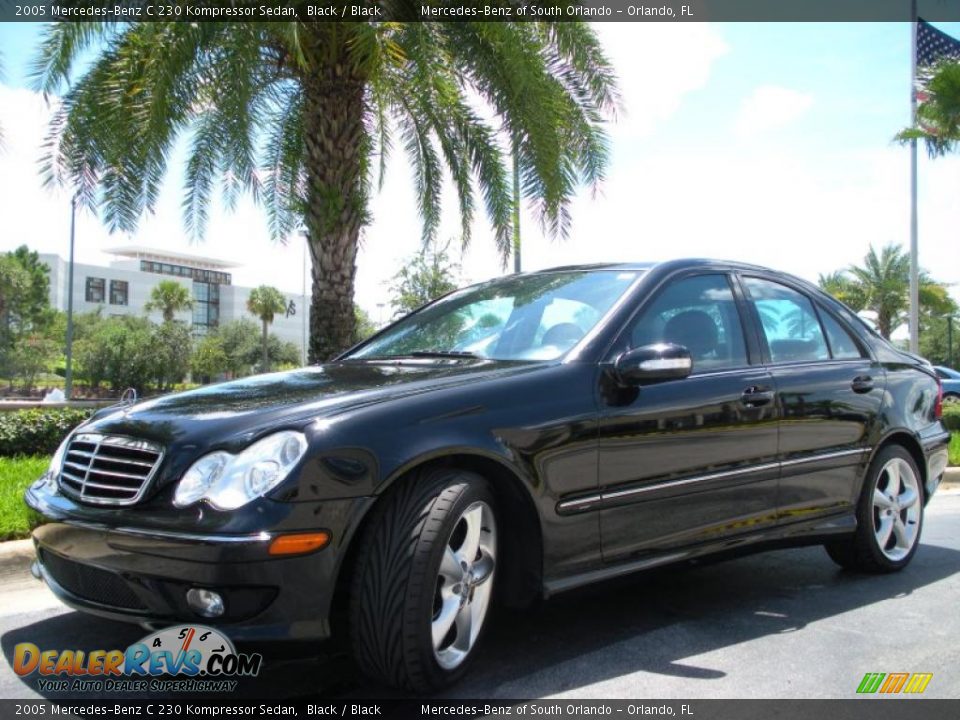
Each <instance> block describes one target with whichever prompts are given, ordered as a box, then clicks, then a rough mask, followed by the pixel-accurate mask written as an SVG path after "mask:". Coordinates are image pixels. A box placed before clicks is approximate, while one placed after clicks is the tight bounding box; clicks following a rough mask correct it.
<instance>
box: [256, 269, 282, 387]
mask: <svg viewBox="0 0 960 720" xmlns="http://www.w3.org/2000/svg"><path fill="white" fill-rule="evenodd" d="M286 309H287V301H286V299H285V298H284V297H283V293H282V292H280V291H279V290H277V289H276V288H275V287H270V286H269V285H261V286H260V287H258V288H254V289H253V290H251V291H250V296H249V297H248V298H247V311H248V312H249V313H251V314H252V315H256V316H257V317H258V318H260V322H261V324H262V326H263V355H262V357H261V368H260V369H261V370H263V372H267V370H269V369H270V357H269V353H268V348H269V341H270V335H269V332H270V324H271V323H272V322H273V317H274V315H278V314H280V313H282V312H285V311H286Z"/></svg>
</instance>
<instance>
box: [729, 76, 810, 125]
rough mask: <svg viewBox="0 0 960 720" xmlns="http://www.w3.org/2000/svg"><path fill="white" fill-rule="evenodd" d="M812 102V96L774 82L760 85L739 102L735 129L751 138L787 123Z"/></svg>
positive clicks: (803, 111) (798, 115)
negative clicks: (779, 85)
mask: <svg viewBox="0 0 960 720" xmlns="http://www.w3.org/2000/svg"><path fill="white" fill-rule="evenodd" d="M811 105H813V96H812V95H809V94H807V93H802V92H800V91H798V90H791V89H790V88H784V87H777V86H776V85H762V86H760V87H758V88H755V89H754V91H753V92H752V93H751V94H750V96H749V97H747V98H746V99H744V101H743V103H742V104H741V105H740V111H739V113H738V115H737V119H736V122H735V125H734V129H735V132H736V133H737V135H739V136H741V137H753V136H755V135H758V134H760V133H764V132H767V131H768V130H774V129H776V128H779V127H783V126H784V125H788V124H789V123H791V122H793V121H794V120H796V119H797V118H798V117H800V116H801V115H803V114H804V113H805V112H806V111H807V110H809V109H810V106H811Z"/></svg>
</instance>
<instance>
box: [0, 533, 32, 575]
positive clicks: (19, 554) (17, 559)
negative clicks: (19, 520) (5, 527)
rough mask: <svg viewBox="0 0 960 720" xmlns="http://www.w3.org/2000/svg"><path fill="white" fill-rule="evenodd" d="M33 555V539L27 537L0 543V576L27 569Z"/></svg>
mask: <svg viewBox="0 0 960 720" xmlns="http://www.w3.org/2000/svg"><path fill="white" fill-rule="evenodd" d="M35 557H36V555H35V553H34V550H33V540H31V539H29V538H28V539H26V540H8V541H7V542H2V543H0V576H3V575H8V574H13V573H15V572H18V571H20V570H24V571H29V569H30V564H31V563H32V562H33V560H34V558H35Z"/></svg>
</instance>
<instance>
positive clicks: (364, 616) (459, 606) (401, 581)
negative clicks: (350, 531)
mask: <svg viewBox="0 0 960 720" xmlns="http://www.w3.org/2000/svg"><path fill="white" fill-rule="evenodd" d="M381 503H382V506H381V508H379V509H378V510H376V511H375V512H377V513H378V514H377V516H375V517H374V518H372V525H371V526H370V527H369V530H368V532H367V533H366V536H365V537H364V538H363V540H362V541H361V542H362V545H361V548H360V554H359V556H358V558H357V566H356V569H355V573H354V578H353V587H352V593H351V608H350V614H351V622H350V628H351V639H352V645H353V650H354V655H355V656H356V658H357V661H358V663H359V664H360V667H361V669H362V670H363V671H364V672H365V673H366V674H367V675H369V676H371V677H373V678H375V679H377V680H380V681H381V682H385V683H387V684H390V685H394V686H397V687H402V688H406V689H409V690H413V691H416V692H429V691H432V690H436V689H437V688H439V687H442V686H444V685H448V684H450V683H452V682H454V681H455V680H456V679H457V678H458V677H459V676H460V675H461V674H462V673H463V672H464V671H465V669H466V666H467V664H468V662H469V661H470V660H471V659H472V657H473V655H474V654H475V653H474V650H475V648H476V646H477V642H478V641H479V639H480V636H481V632H482V630H483V628H484V625H485V621H486V618H487V611H488V609H489V606H490V601H491V598H492V591H493V580H494V574H495V571H496V558H497V524H496V516H495V509H494V508H495V504H494V498H493V494H492V493H491V491H490V488H489V486H488V485H487V482H486V481H485V480H484V479H483V478H482V477H480V476H479V475H476V474H475V473H470V472H464V471H458V470H450V469H440V470H432V471H427V472H425V473H421V474H418V475H417V476H415V477H411V478H408V480H407V481H406V482H403V483H402V484H401V485H399V486H398V487H397V488H396V489H395V490H394V491H391V493H390V495H389V496H388V497H385V498H383V500H382V501H381Z"/></svg>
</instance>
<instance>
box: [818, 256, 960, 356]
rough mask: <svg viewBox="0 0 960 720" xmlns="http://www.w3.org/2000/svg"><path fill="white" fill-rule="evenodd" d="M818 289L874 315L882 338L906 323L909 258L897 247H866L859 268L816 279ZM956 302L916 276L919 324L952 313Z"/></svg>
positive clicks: (939, 286) (931, 282)
mask: <svg viewBox="0 0 960 720" xmlns="http://www.w3.org/2000/svg"><path fill="white" fill-rule="evenodd" d="M820 287H821V288H823V289H824V290H826V291H827V292H829V293H831V294H833V295H834V297H836V298H837V299H838V300H840V301H841V302H845V303H847V304H848V305H849V307H850V308H851V309H852V310H854V311H856V312H860V311H862V310H870V311H871V312H873V313H874V314H875V315H876V324H877V330H878V331H879V332H880V334H881V335H883V337H885V338H887V339H888V340H889V339H890V334H891V333H892V332H893V331H894V330H896V329H897V328H898V327H900V326H901V325H902V324H903V323H905V322H906V320H907V311H908V309H909V307H910V257H909V256H908V255H906V254H905V253H904V252H903V250H902V248H901V247H900V246H899V245H887V246H886V247H884V248H882V249H881V250H880V252H879V253H877V251H876V250H875V249H874V248H873V246H871V247H870V250H869V252H868V253H867V254H866V256H864V258H863V265H862V266H858V265H851V266H850V267H849V268H847V269H846V270H841V271H838V272H834V273H830V274H828V275H821V276H820ZM956 307H957V306H956V303H954V301H953V300H952V299H951V298H950V294H949V292H948V291H947V288H946V287H945V286H944V285H942V284H940V283H937V282H935V281H934V280H932V279H931V278H930V276H929V275H927V274H926V273H921V274H920V314H921V321H922V322H921V324H923V321H925V320H928V319H929V318H930V317H931V316H940V315H944V314H950V313H953V312H955V310H956Z"/></svg>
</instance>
